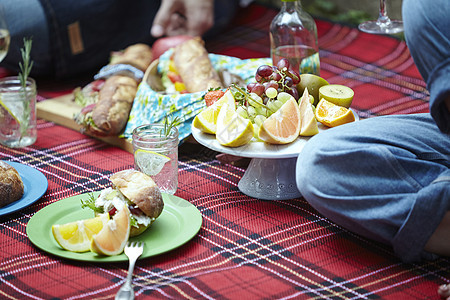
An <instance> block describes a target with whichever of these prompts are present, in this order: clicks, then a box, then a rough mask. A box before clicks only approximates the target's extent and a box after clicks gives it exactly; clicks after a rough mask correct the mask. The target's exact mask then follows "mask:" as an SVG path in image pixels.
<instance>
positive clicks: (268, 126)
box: [258, 98, 301, 144]
mask: <svg viewBox="0 0 450 300" xmlns="http://www.w3.org/2000/svg"><path fill="white" fill-rule="evenodd" d="M300 125H301V120H300V108H299V106H298V103H297V101H295V99H294V98H290V99H289V100H288V101H286V103H284V104H283V106H281V107H280V109H278V110H277V111H276V112H275V113H273V114H272V115H271V116H270V117H268V118H267V119H266V120H265V121H264V123H263V124H262V125H261V127H260V129H259V133H258V136H259V138H260V139H261V140H263V141H264V142H266V143H270V144H288V143H291V142H293V141H294V140H295V139H296V138H298V135H299V133H300Z"/></svg>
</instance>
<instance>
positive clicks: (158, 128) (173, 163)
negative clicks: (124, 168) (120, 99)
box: [132, 124, 178, 194]
mask: <svg viewBox="0 0 450 300" xmlns="http://www.w3.org/2000/svg"><path fill="white" fill-rule="evenodd" d="M166 130H167V128H166V126H165V125H164V124H146V125H142V126H139V127H137V128H135V129H134V130H133V142H132V143H133V153H134V166H135V169H136V170H138V171H141V172H143V173H145V174H147V175H149V176H150V177H152V179H153V180H154V181H155V183H156V184H157V185H158V187H159V189H160V190H161V191H162V192H165V193H168V194H175V192H176V190H177V188H178V129H177V128H176V127H171V128H170V130H169V132H165V131H166Z"/></svg>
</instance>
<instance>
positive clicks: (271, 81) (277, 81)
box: [247, 58, 300, 102]
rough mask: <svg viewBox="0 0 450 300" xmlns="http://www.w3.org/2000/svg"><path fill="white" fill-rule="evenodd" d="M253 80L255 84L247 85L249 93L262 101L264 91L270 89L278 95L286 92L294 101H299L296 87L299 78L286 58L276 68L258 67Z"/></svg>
mask: <svg viewBox="0 0 450 300" xmlns="http://www.w3.org/2000/svg"><path fill="white" fill-rule="evenodd" d="M255 80H256V82H251V83H249V84H248V85H247V91H248V92H249V93H255V94H257V95H258V96H260V97H262V98H263V99H264V98H265V97H264V93H265V91H267V89H268V88H270V87H272V88H274V89H276V90H277V91H278V92H279V93H280V92H286V93H288V94H290V95H292V96H293V97H294V98H295V100H298V99H299V94H298V91H297V88H296V86H297V84H298V83H299V82H300V76H299V74H298V73H297V72H296V71H294V70H293V69H292V68H291V66H290V64H289V61H288V60H287V59H286V58H282V59H281V60H280V61H279V62H278V63H277V65H276V66H269V65H261V66H259V68H258V69H257V70H256V73H255ZM266 101H267V99H264V102H266Z"/></svg>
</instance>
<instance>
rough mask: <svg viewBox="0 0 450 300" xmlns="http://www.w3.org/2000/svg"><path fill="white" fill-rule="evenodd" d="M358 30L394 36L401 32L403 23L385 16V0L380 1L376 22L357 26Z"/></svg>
mask: <svg viewBox="0 0 450 300" xmlns="http://www.w3.org/2000/svg"><path fill="white" fill-rule="evenodd" d="M358 28H359V30H361V31H364V32H367V33H373V34H395V33H399V32H402V31H403V22H402V21H400V20H391V19H390V18H389V16H388V14H387V8H386V0H380V12H379V15H378V19H377V20H373V21H367V22H364V23H361V24H359V26H358Z"/></svg>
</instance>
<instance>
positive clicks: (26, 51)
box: [18, 38, 33, 140]
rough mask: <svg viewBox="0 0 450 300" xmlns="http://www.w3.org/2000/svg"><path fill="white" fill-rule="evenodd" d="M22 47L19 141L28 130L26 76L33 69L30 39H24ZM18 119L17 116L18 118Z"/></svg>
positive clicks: (28, 109) (28, 102)
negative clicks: (21, 102)
mask: <svg viewBox="0 0 450 300" xmlns="http://www.w3.org/2000/svg"><path fill="white" fill-rule="evenodd" d="M23 44H24V47H23V48H21V49H20V52H21V54H22V60H23V64H22V62H19V67H20V73H19V75H18V77H19V80H20V85H21V86H22V89H21V92H22V99H23V115H22V120H20V140H22V138H23V137H24V136H25V134H26V133H27V130H28V124H29V119H30V113H31V109H30V101H28V100H27V98H28V97H27V96H28V94H27V80H28V76H29V75H30V72H31V68H33V61H32V60H31V57H30V53H31V46H32V45H33V41H32V39H31V38H28V39H27V38H24V39H23ZM18 117H19V116H18Z"/></svg>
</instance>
